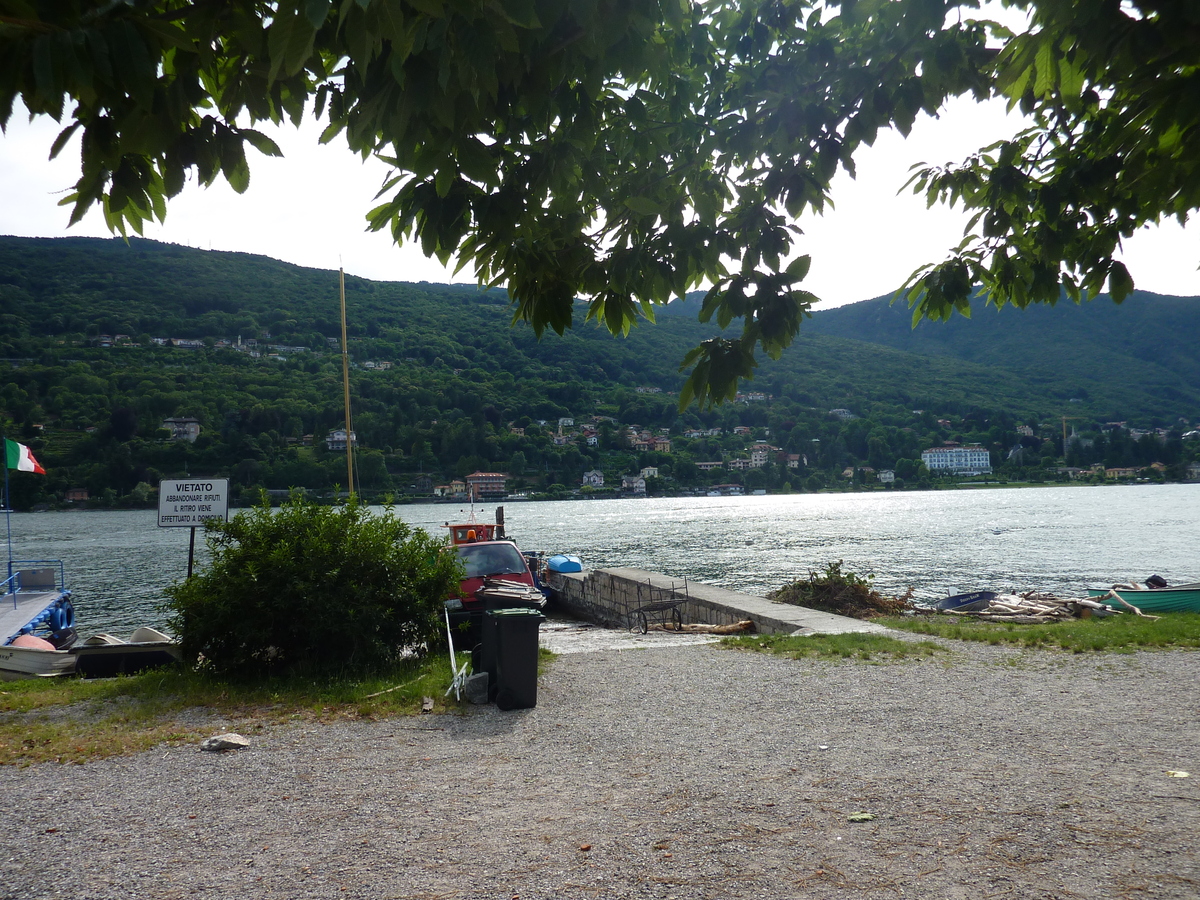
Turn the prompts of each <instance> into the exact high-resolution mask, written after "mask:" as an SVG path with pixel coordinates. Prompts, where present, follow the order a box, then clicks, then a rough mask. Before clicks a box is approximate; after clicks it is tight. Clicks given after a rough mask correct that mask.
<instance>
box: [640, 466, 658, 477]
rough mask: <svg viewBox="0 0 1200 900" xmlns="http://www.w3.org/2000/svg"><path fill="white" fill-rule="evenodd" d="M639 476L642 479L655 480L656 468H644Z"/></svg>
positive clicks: (656, 475)
mask: <svg viewBox="0 0 1200 900" xmlns="http://www.w3.org/2000/svg"><path fill="white" fill-rule="evenodd" d="M640 474H641V476H642V477H643V478H657V477H658V466H646V468H644V469H642V471H641V473H640Z"/></svg>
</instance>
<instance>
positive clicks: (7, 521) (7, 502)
mask: <svg viewBox="0 0 1200 900" xmlns="http://www.w3.org/2000/svg"><path fill="white" fill-rule="evenodd" d="M0 440H3V441H4V525H5V530H6V531H7V532H8V574H7V575H6V576H5V577H6V578H12V501H11V499H10V498H9V495H8V438H7V437H6V436H5V437H0ZM9 586H10V587H11V585H9Z"/></svg>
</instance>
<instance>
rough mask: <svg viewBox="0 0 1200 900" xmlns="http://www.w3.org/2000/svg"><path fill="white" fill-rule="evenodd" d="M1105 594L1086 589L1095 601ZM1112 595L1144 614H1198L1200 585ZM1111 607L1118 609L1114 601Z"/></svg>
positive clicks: (1102, 590)
mask: <svg viewBox="0 0 1200 900" xmlns="http://www.w3.org/2000/svg"><path fill="white" fill-rule="evenodd" d="M1107 593H1108V589H1107V588H1088V596H1089V597H1091V598H1093V599H1096V600H1099V599H1101V598H1102V597H1103V596H1104V595H1105V594H1107ZM1113 593H1115V594H1116V595H1117V596H1118V597H1120V598H1121V599H1122V600H1124V601H1125V602H1126V603H1128V604H1129V605H1130V606H1136V607H1137V608H1138V609H1140V610H1141V611H1142V612H1144V613H1168V612H1194V613H1200V584H1187V585H1180V586H1179V587H1165V588H1152V589H1150V590H1145V591H1127V590H1114V591H1113ZM1113 605H1114V606H1116V607H1117V608H1120V604H1119V603H1116V602H1115V601H1113Z"/></svg>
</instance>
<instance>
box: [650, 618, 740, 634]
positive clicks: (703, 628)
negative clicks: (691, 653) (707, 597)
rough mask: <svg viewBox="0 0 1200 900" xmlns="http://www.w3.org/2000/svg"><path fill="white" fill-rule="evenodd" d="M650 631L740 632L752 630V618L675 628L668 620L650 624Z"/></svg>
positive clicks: (697, 623) (695, 623) (691, 624)
mask: <svg viewBox="0 0 1200 900" xmlns="http://www.w3.org/2000/svg"><path fill="white" fill-rule="evenodd" d="M650 630H651V631H670V632H673V633H678V632H681V631H682V632H684V633H685V634H741V633H743V632H747V631H754V630H755V627H754V621H753V620H752V619H742V620H741V621H740V622H731V623H730V624H728V625H707V624H705V623H703V622H692V623H689V624H687V625H683V626H681V627H680V628H676V627H675V625H674V624H673V623H670V622H668V623H667V624H665V625H658V624H656V625H651V626H650Z"/></svg>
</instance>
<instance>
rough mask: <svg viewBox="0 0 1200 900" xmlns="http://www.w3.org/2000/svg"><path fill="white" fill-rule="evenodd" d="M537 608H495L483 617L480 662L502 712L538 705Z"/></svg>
mask: <svg viewBox="0 0 1200 900" xmlns="http://www.w3.org/2000/svg"><path fill="white" fill-rule="evenodd" d="M545 618H546V617H545V616H543V615H542V614H541V613H540V612H538V611H537V610H536V609H492V610H488V612H487V613H485V614H484V617H483V642H482V645H481V647H480V651H481V652H480V656H481V659H480V662H481V664H482V667H483V668H484V669H485V670H486V671H487V673H488V693H489V694H490V695H491V697H492V698H493V699H494V700H495V701H496V706H498V707H499V708H500V709H529V708H531V707H534V706H537V672H538V629H539V628H540V627H541V624H542V622H543V621H544V620H545Z"/></svg>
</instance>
